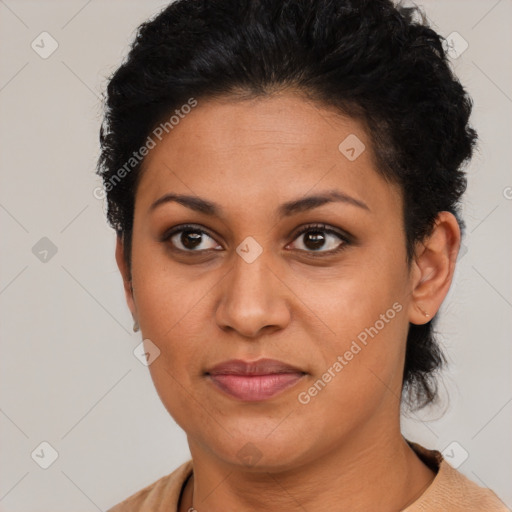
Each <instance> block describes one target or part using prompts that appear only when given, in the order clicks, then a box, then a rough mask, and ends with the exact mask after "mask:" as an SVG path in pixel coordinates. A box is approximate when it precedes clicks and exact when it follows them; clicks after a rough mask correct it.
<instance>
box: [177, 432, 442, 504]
mask: <svg viewBox="0 0 512 512" xmlns="http://www.w3.org/2000/svg"><path fill="white" fill-rule="evenodd" d="M350 437H351V438H350V439H347V440H346V442H344V443H343V445H342V446H338V447H330V449H329V450H328V452H327V453H324V454H315V456H314V457H312V458H310V459H308V460H307V461H306V462H305V463H302V464H300V465H297V466H294V467H293V468H290V469H288V470H284V471H276V472H270V471H268V470H265V471H261V472H257V471H255V470H254V469H253V470H252V471H248V470H247V469H246V468H240V466H235V465H232V464H226V463H225V462H224V461H221V460H219V459H216V458H212V457H211V455H207V454H206V453H205V452H203V451H202V450H200V449H199V447H198V446H197V445H195V444H194V443H193V442H191V440H190V439H189V445H190V450H191V453H192V458H193V460H194V475H193V476H192V477H191V478H190V479H189V481H188V483H187V486H186V488H185V490H184V493H183V496H182V500H181V503H180V507H179V510H180V512H185V511H189V510H190V509H191V508H193V509H194V510H196V511H197V512H221V511H222V512H223V511H225V510H241V511H246V510H251V511H258V510H262V511H263V510H271V509H276V508H278V509H279V510H282V511H283V512H287V511H292V510H297V507H301V508H302V509H305V510H315V509H316V510H345V509H346V510H351V511H353V512H363V511H368V510H377V509H378V510H379V511H381V512H388V511H390V512H391V511H394V512H396V511H397V510H402V509H404V508H406V507H407V506H408V505H409V504H411V503H412V502H414V501H415V500H416V499H417V498H418V497H419V496H420V495H421V494H422V493H423V492H424V491H425V489H426V488H427V487H428V486H429V485H430V484H431V483H432V480H433V478H434V476H435V474H434V473H433V472H432V471H431V470H430V469H429V468H428V467H427V466H426V465H424V464H423V462H422V461H421V460H420V459H419V458H418V457H417V456H416V454H415V453H414V451H413V450H412V449H411V448H410V447H409V445H408V444H407V442H406V441H405V440H404V438H403V437H402V435H401V434H400V431H399V429H398V431H397V432H394V433H393V435H389V434H387V435H385V434H381V435H378V436H375V435H374V436H370V437H368V433H366V432H361V431H359V432H358V433H356V434H353V435H352V436H350ZM368 439H371V441H370V442H368Z"/></svg>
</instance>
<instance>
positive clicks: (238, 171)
mask: <svg viewBox="0 0 512 512" xmlns="http://www.w3.org/2000/svg"><path fill="white" fill-rule="evenodd" d="M142 171H143V175H142V179H141V181H140V184H139V187H138V190H137V198H136V202H137V203H138V204H139V207H143V208H146V209H147V208H149V206H150V204H151V203H152V202H154V201H155V200H156V199H158V198H159V197H160V196H162V195H163V194H165V193H169V192H177V193H183V194H188V195H198V196H201V197H205V198H211V199H213V200H214V201H216V202H220V203H222V204H225V205H226V208H227V209H229V208H230V207H231V208H232V209H233V211H235V210H236V211H241V209H243V208H244V207H245V208H246V207H248V206H252V207H258V208H265V207H267V206H268V205H269V204H270V203H274V202H279V203H281V202H284V201H286V200H289V199H290V198H294V199H295V198H297V197H300V196H304V195H306V194H309V193H314V192H316V191H318V190H327V189H334V188H336V189H338V190H341V191H342V192H343V193H346V194H349V195H351V196H352V197H355V198H357V199H360V200H361V201H363V202H365V203H367V204H372V205H373V207H374V208H377V210H381V209H383V208H386V207H390V206H392V205H395V206H396V204H397V199H399V201H398V203H400V198H399V196H400V194H399V191H398V190H397V188H396V186H394V185H391V184H389V183H388V182H386V181H385V180H384V179H383V178H382V177H381V176H380V174H379V173H378V172H377V171H376V166H375V157H374V154H373V150H372V146H371V141H370V139H369V137H368V134H367V133H366V131H365V129H364V127H363V125H362V123H360V122H359V121H358V120H356V119H353V118H350V117H347V116H343V115H341V114H339V113H338V112H336V111H334V110H332V109H328V108H326V107H323V106H320V105H319V104H317V103H313V102H311V101H308V100H305V99H304V98H302V97H300V96H298V95H294V94H277V95H274V96H271V97H264V98H255V99H250V100H247V99H244V100H237V101H233V100H230V99H229V98H226V99H224V100H204V101H201V100H200V99H199V100H198V104H197V106H196V107H195V108H194V109H192V110H191V111H190V113H188V114H186V115H183V116H182V117H181V119H180V120H179V123H177V124H175V125H174V126H173V127H172V129H170V130H169V132H168V133H167V134H165V135H164V136H163V137H162V140H161V141H157V144H156V147H155V148H154V149H152V150H151V151H150V152H149V154H148V155H147V156H146V158H145V160H144V162H143V167H142ZM397 196H398V197H397ZM372 210H373V208H372Z"/></svg>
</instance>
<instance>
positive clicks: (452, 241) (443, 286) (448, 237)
mask: <svg viewBox="0 0 512 512" xmlns="http://www.w3.org/2000/svg"><path fill="white" fill-rule="evenodd" d="M459 247H460V228H459V223H458V222H457V219H456V218H455V216H454V215H453V214H451V213H450V212H440V213H439V214H438V216H437V218H436V222H435V225H434V229H433V231H432V233H431V235H430V236H429V237H427V239H425V240H424V241H423V242H422V243H420V244H418V247H417V249H416V252H415V256H414V258H415V260H414V263H413V267H414V268H413V271H412V273H411V282H412V292H411V295H412V300H411V302H410V305H409V322H411V323H413V324H417V325H421V324H425V323H427V322H429V321H430V320H432V318H433V317H434V315H435V314H436V313H437V311H438V310H439V308H440V306H441V304H442V302H443V300H444V298H445V297H446V295H447V294H448V291H449V289H450V285H451V282H452V279H453V274H454V272H455V263H456V260H457V254H458V251H459Z"/></svg>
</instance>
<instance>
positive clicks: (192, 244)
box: [162, 226, 220, 252]
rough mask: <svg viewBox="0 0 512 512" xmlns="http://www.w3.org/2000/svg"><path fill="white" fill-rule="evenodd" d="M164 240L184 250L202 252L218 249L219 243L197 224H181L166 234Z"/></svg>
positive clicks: (177, 248)
mask: <svg viewBox="0 0 512 512" xmlns="http://www.w3.org/2000/svg"><path fill="white" fill-rule="evenodd" d="M162 241H165V242H167V243H170V244H171V245H172V246H173V248H175V249H176V250H179V251H183V252H201V251H206V250H212V249H214V250H215V249H217V248H218V247H220V246H219V244H218V243H217V242H215V240H214V239H213V238H212V237H211V236H210V235H209V234H208V233H206V231H204V230H202V229H199V228H198V227H195V226H181V227H178V228H174V229H173V230H172V231H170V232H169V233H167V234H165V235H164V237H163V239H162Z"/></svg>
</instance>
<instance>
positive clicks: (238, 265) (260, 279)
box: [215, 253, 291, 339]
mask: <svg viewBox="0 0 512 512" xmlns="http://www.w3.org/2000/svg"><path fill="white" fill-rule="evenodd" d="M264 255H265V253H263V254H260V256H259V257H258V258H257V259H256V260H255V261H253V262H252V263H248V262H247V261H245V260H244V259H243V258H241V257H239V256H238V255H236V257H235V261H234V264H233V267H232V269H231V270H230V271H229V272H228V273H227V274H226V275H225V277H224V279H222V280H221V282H220V283H219V285H218V286H219V288H218V293H219V298H218V300H217V303H216V304H217V305H216V311H215V319H216V322H217V325H218V326H219V327H220V328H221V329H223V330H225V331H230V330H233V331H236V332H237V333H238V334H239V335H240V336H243V337H245V338H251V339H254V338H258V337H259V336H261V335H262V334H270V333H271V332H274V331H276V330H279V329H284V328H285V327H286V326H287V325H288V324H289V322H290V318H291V313H290V301H289V300H288V299H289V295H290V293H291V292H290V291H289V289H288V288H287V287H286V286H285V285H284V284H283V282H282V281H281V280H280V278H279V277H278V272H276V271H275V270H273V269H272V268H271V266H269V264H268V263H269V261H268V258H266V257H265V256H264Z"/></svg>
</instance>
